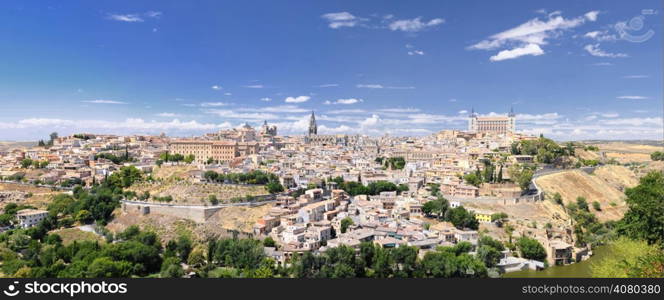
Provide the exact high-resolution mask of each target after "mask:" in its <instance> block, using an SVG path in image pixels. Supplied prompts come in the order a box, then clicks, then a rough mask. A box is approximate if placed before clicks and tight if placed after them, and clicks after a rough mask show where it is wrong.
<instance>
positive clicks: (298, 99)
mask: <svg viewBox="0 0 664 300" xmlns="http://www.w3.org/2000/svg"><path fill="white" fill-rule="evenodd" d="M309 99H311V97H309V96H297V97H287V98H286V99H285V100H284V102H286V103H302V102H307V101H309Z"/></svg>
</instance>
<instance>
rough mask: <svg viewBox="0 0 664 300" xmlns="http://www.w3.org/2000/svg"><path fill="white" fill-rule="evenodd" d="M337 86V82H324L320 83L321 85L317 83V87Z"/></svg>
mask: <svg viewBox="0 0 664 300" xmlns="http://www.w3.org/2000/svg"><path fill="white" fill-rule="evenodd" d="M337 86H339V84H336V83H326V84H321V85H319V86H318V87H319V88H328V87H337Z"/></svg>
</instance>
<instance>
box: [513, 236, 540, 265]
mask: <svg viewBox="0 0 664 300" xmlns="http://www.w3.org/2000/svg"><path fill="white" fill-rule="evenodd" d="M517 247H519V251H521V256H522V257H523V258H527V259H534V260H539V261H543V260H544V259H546V250H545V249H544V246H542V244H540V242H538V241H537V240H536V239H532V238H529V237H525V236H524V237H521V238H520V239H519V240H518V241H517Z"/></svg>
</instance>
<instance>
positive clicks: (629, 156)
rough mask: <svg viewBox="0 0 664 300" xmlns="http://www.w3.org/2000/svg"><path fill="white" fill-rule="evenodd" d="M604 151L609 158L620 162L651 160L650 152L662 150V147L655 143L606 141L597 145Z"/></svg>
mask: <svg viewBox="0 0 664 300" xmlns="http://www.w3.org/2000/svg"><path fill="white" fill-rule="evenodd" d="M597 146H598V147H599V149H600V150H602V151H604V152H605V154H606V158H607V159H612V158H613V159H615V160H617V161H618V162H620V163H630V162H649V161H651V160H650V154H651V153H653V152H655V151H662V147H658V146H653V145H640V144H628V143H621V142H615V143H605V144H599V145H597Z"/></svg>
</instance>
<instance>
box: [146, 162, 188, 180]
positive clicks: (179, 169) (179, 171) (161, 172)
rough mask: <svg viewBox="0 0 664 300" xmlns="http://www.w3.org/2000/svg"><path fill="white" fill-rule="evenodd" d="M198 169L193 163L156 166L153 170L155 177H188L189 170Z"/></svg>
mask: <svg viewBox="0 0 664 300" xmlns="http://www.w3.org/2000/svg"><path fill="white" fill-rule="evenodd" d="M193 170H196V167H194V166H192V165H177V166H161V167H156V168H155V169H154V172H153V176H154V177H155V178H163V179H166V178H175V177H178V178H186V177H188V176H187V173H188V172H189V171H193Z"/></svg>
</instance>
